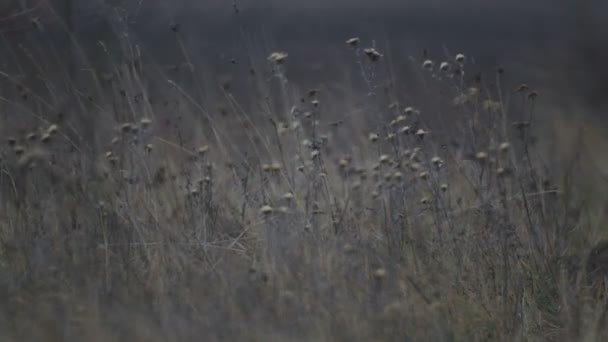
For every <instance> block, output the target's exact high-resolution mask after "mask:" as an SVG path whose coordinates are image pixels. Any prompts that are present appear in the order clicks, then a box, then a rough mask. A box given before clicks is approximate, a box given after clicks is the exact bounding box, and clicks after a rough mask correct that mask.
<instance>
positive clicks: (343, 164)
mask: <svg viewBox="0 0 608 342" xmlns="http://www.w3.org/2000/svg"><path fill="white" fill-rule="evenodd" d="M348 164H349V162H348V159H346V158H342V159H340V160H339V161H338V165H339V166H340V168H342V169H343V168H345V167H347V166H348Z"/></svg>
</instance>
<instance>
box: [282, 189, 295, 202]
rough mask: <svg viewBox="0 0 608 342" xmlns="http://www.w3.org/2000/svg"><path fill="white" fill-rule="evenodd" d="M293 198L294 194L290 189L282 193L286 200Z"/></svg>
mask: <svg viewBox="0 0 608 342" xmlns="http://www.w3.org/2000/svg"><path fill="white" fill-rule="evenodd" d="M293 198H294V194H293V192H291V191H287V192H286V193H285V194H284V195H283V199H284V200H287V201H291V200H293Z"/></svg>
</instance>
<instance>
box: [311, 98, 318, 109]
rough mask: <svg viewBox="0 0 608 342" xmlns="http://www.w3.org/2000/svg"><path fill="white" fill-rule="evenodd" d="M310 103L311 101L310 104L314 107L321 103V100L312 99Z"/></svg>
mask: <svg viewBox="0 0 608 342" xmlns="http://www.w3.org/2000/svg"><path fill="white" fill-rule="evenodd" d="M310 103H311V104H312V106H313V107H315V108H316V107H319V104H321V102H319V100H312V101H311V102H310Z"/></svg>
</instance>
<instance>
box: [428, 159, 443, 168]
mask: <svg viewBox="0 0 608 342" xmlns="http://www.w3.org/2000/svg"><path fill="white" fill-rule="evenodd" d="M431 162H432V163H433V164H434V165H435V167H437V168H441V167H442V166H443V159H441V158H439V157H433V159H431Z"/></svg>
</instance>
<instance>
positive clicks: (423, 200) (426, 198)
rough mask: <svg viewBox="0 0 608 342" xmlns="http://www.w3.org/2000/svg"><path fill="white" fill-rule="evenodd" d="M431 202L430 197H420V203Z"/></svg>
mask: <svg viewBox="0 0 608 342" xmlns="http://www.w3.org/2000/svg"><path fill="white" fill-rule="evenodd" d="M428 203H429V198H428V197H422V198H421V199H420V204H428Z"/></svg>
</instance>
